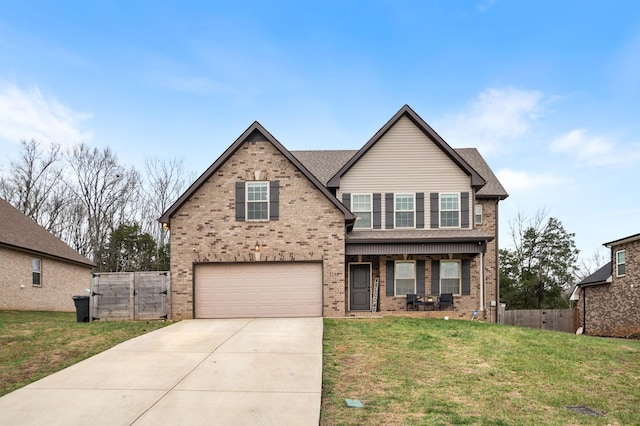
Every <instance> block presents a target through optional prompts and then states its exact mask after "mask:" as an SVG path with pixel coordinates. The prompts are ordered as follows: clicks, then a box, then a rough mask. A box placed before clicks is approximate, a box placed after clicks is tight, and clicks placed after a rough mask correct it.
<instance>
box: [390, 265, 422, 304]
mask: <svg viewBox="0 0 640 426" xmlns="http://www.w3.org/2000/svg"><path fill="white" fill-rule="evenodd" d="M398 263H411V264H413V291H412V292H411V293H410V294H415V293H416V291H417V290H416V289H417V285H418V277H417V269H418V266H417V262H416V261H415V260H395V261H394V262H393V295H394V297H407V295H406V294H398V286H397V284H396V282H397V281H398V270H397V269H396V267H397V265H398ZM401 279H408V278H401Z"/></svg>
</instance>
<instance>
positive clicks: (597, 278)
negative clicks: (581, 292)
mask: <svg viewBox="0 0 640 426" xmlns="http://www.w3.org/2000/svg"><path fill="white" fill-rule="evenodd" d="M611 273H612V269H611V262H609V263H607V264H606V265H604V266H603V267H602V268H600V269H598V270H597V271H596V272H594V273H593V274H591V275H589V276H588V277H587V278H585V279H583V280H582V281H580V282H579V283H578V286H586V285H595V284H605V283H606V282H607V281H608V280H609V277H611Z"/></svg>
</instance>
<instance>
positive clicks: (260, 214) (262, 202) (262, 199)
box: [247, 182, 269, 220]
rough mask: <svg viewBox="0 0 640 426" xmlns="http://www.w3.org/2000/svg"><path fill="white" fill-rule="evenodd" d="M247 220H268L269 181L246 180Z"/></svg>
mask: <svg viewBox="0 0 640 426" xmlns="http://www.w3.org/2000/svg"><path fill="white" fill-rule="evenodd" d="M247 220H269V182H247Z"/></svg>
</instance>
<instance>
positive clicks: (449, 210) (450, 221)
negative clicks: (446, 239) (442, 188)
mask: <svg viewBox="0 0 640 426" xmlns="http://www.w3.org/2000/svg"><path fill="white" fill-rule="evenodd" d="M440 227H441V228H459V227H460V194H440Z"/></svg>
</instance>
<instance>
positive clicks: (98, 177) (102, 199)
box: [67, 144, 140, 270]
mask: <svg viewBox="0 0 640 426" xmlns="http://www.w3.org/2000/svg"><path fill="white" fill-rule="evenodd" d="M67 161H68V164H69V166H70V168H71V170H72V179H70V180H69V188H70V190H71V191H72V193H73V194H74V196H75V197H76V199H77V201H78V203H79V204H78V205H77V206H75V213H76V214H75V215H74V218H75V219H76V220H79V219H80V218H81V214H82V215H83V216H84V218H82V219H84V223H85V224H86V228H85V230H86V233H87V238H86V240H87V241H88V245H87V247H86V248H85V249H84V250H82V251H81V252H83V254H85V255H87V256H92V257H93V260H94V262H95V263H96V264H97V265H98V270H100V265H101V264H102V262H101V260H102V259H101V255H102V251H103V248H104V247H105V246H106V244H107V243H108V236H109V234H110V233H111V232H112V231H113V230H114V229H116V228H117V227H118V226H119V224H121V223H127V222H133V220H132V219H133V217H134V216H135V212H134V211H133V209H132V201H133V199H134V198H135V194H136V192H137V186H138V184H139V182H140V178H139V174H138V172H137V171H136V170H134V169H125V167H124V166H122V165H121V164H119V163H118V159H117V158H116V156H115V154H114V153H113V152H112V151H111V149H109V148H105V149H103V150H98V149H97V148H90V147H88V146H87V145H85V144H81V145H78V146H76V147H74V148H72V149H71V150H70V151H69V153H68V155H67ZM78 243H79V244H80V245H82V244H83V243H84V241H78Z"/></svg>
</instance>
